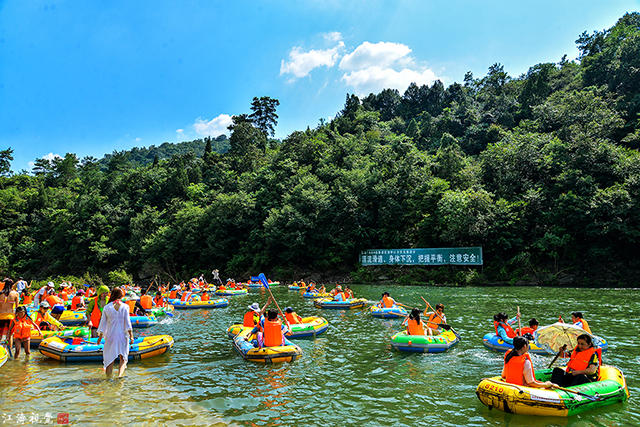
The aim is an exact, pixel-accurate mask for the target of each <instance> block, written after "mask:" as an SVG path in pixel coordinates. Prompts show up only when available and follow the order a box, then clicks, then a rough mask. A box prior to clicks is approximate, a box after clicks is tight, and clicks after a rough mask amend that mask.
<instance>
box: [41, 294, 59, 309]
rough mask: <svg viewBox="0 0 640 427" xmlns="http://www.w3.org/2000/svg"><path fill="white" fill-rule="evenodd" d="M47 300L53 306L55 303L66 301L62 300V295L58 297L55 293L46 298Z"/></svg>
mask: <svg viewBox="0 0 640 427" xmlns="http://www.w3.org/2000/svg"><path fill="white" fill-rule="evenodd" d="M45 301H46V302H48V303H49V305H50V306H51V307H53V306H54V305H63V304H64V301H62V299H60V297H57V296H55V295H49V296H48V297H46V298H45Z"/></svg>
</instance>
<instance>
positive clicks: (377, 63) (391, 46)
mask: <svg viewBox="0 0 640 427" xmlns="http://www.w3.org/2000/svg"><path fill="white" fill-rule="evenodd" d="M410 53H411V49H410V48H409V46H407V45H404V44H401V43H391V42H379V43H369V42H364V43H362V44H361V45H360V46H358V47H357V48H355V50H354V51H353V52H351V53H349V54H347V55H345V56H344V57H343V58H342V60H341V61H340V69H341V70H345V71H353V70H361V69H364V68H369V67H383V68H384V67H390V66H392V65H394V64H395V63H405V64H406V63H408V62H411V58H410V57H409V54H410Z"/></svg>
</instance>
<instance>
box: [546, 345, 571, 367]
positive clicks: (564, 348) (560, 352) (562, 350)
mask: <svg viewBox="0 0 640 427" xmlns="http://www.w3.org/2000/svg"><path fill="white" fill-rule="evenodd" d="M566 349H567V345H566V344H563V345H562V347H561V348H560V351H559V352H558V354H556V357H554V358H553V360H552V361H551V363H549V366H547V369H551V367H552V366H553V364H554V363H556V360H558V357H560V355H561V354H562V353H564V351H565V350H566Z"/></svg>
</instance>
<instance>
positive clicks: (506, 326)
mask: <svg viewBox="0 0 640 427" xmlns="http://www.w3.org/2000/svg"><path fill="white" fill-rule="evenodd" d="M493 326H494V328H495V329H496V335H498V336H500V334H498V326H502V327H503V328H504V330H505V331H507V337H509V338H515V337H516V333H515V331H514V330H513V328H512V327H511V325H509V324H508V323H507V322H496V321H495V320H494V321H493Z"/></svg>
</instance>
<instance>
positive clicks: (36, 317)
mask: <svg viewBox="0 0 640 427" xmlns="http://www.w3.org/2000/svg"><path fill="white" fill-rule="evenodd" d="M50 308H51V306H50V305H49V303H48V302H46V301H42V303H41V304H40V306H39V307H38V310H37V311H34V312H33V313H31V320H33V323H35V324H36V325H38V327H39V328H40V329H42V330H45V331H61V330H63V329H64V325H63V324H62V323H60V322H59V321H58V319H56V318H55V317H53V316H52V315H51V312H50V310H49V309H50Z"/></svg>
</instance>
